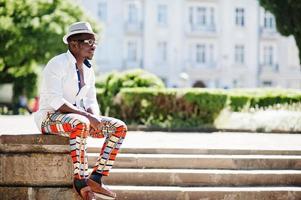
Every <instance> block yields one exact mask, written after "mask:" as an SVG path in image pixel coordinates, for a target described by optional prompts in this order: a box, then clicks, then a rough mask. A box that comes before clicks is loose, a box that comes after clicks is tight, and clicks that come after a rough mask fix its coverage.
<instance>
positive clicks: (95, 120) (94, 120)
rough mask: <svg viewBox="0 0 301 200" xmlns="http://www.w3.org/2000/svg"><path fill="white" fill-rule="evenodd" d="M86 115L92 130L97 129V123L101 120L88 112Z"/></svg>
mask: <svg viewBox="0 0 301 200" xmlns="http://www.w3.org/2000/svg"><path fill="white" fill-rule="evenodd" d="M86 117H87V118H88V119H89V122H90V126H91V128H92V129H94V130H97V128H98V127H99V125H100V123H101V121H99V118H98V117H96V116H95V115H92V114H90V113H89V114H88V115H86Z"/></svg>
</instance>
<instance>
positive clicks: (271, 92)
mask: <svg viewBox="0 0 301 200" xmlns="http://www.w3.org/2000/svg"><path fill="white" fill-rule="evenodd" d="M228 96H229V105H230V108H231V109H232V110H233V111H241V110H243V109H249V108H266V107H269V106H273V105H276V104H292V103H296V102H301V92H300V91H299V90H284V89H252V90H251V89H244V90H243V89H232V90H229V91H228Z"/></svg>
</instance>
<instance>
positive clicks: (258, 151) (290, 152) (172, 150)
mask: <svg viewBox="0 0 301 200" xmlns="http://www.w3.org/2000/svg"><path fill="white" fill-rule="evenodd" d="M97 144H98V145H99V146H97V147H96V146H95V144H93V145H94V146H92V145H89V146H88V152H89V153H99V152H100V149H101V145H102V144H101V143H97ZM120 152H121V153H131V154H137V153H139V154H210V155H212V154H217V155H301V150H296V149H208V148H202V147H200V148H181V147H177V148H163V147H158V148H152V147H149V148H147V147H146V148H141V147H135V148H134V147H122V148H121V149H120Z"/></svg>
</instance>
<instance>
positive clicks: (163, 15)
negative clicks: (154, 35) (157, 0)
mask: <svg viewBox="0 0 301 200" xmlns="http://www.w3.org/2000/svg"><path fill="white" fill-rule="evenodd" d="M157 23H158V24H159V25H167V5H162V4H161V5H158V13H157Z"/></svg>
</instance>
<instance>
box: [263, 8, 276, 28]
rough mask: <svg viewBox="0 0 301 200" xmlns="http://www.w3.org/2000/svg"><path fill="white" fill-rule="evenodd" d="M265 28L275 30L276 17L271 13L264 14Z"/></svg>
mask: <svg viewBox="0 0 301 200" xmlns="http://www.w3.org/2000/svg"><path fill="white" fill-rule="evenodd" d="M263 27H264V28H266V29H275V17H274V16H273V15H272V14H271V13H270V12H267V11H265V12H264V21H263Z"/></svg>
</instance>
